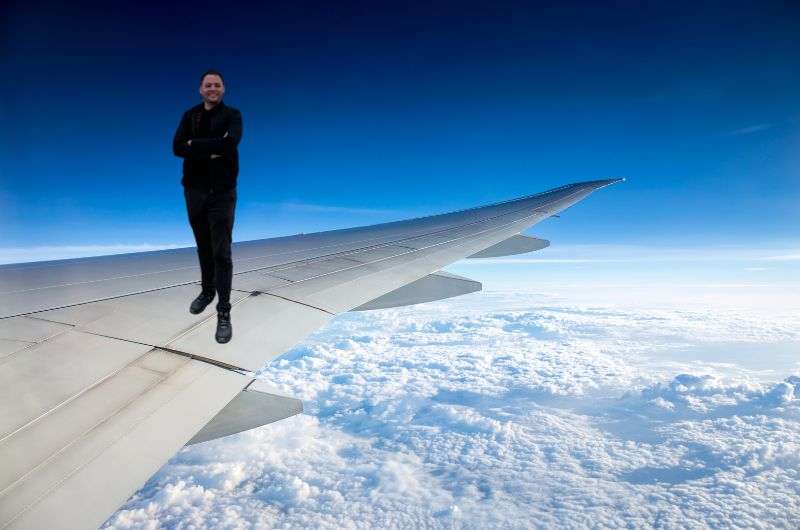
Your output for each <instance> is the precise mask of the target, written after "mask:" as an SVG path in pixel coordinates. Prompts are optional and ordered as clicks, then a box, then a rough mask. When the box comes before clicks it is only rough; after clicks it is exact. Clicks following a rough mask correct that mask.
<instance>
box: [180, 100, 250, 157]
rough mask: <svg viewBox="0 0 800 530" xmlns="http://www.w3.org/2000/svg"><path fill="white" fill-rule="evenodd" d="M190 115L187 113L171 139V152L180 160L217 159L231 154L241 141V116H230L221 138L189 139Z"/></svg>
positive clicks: (237, 114) (238, 113) (235, 113)
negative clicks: (226, 128) (225, 130)
mask: <svg viewBox="0 0 800 530" xmlns="http://www.w3.org/2000/svg"><path fill="white" fill-rule="evenodd" d="M189 120H190V113H189V112H188V111H187V112H186V113H184V115H183V117H182V118H181V122H180V124H178V130H177V131H175V136H174V138H173V139H172V152H173V153H175V156H179V157H181V158H202V159H207V158H219V157H221V156H227V155H231V154H233V152H234V151H235V150H236V146H237V145H239V141H240V140H241V139H242V114H241V112H239V111H238V110H236V111H233V113H232V114H231V119H230V123H229V124H228V130H227V132H226V133H225V134H224V135H223V136H222V137H221V138H191V136H190V134H191V126H190V123H189Z"/></svg>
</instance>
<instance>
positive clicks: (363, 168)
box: [0, 1, 800, 282]
mask: <svg viewBox="0 0 800 530" xmlns="http://www.w3.org/2000/svg"><path fill="white" fill-rule="evenodd" d="M556 4H557V5H555V6H553V5H549V6H548V5H540V4H537V3H534V2H527V3H517V2H513V3H498V2H492V3H488V2H482V3H471V2H464V1H459V2H449V3H441V2H434V3H433V4H432V5H423V4H422V3H419V4H415V3H387V2H344V3H340V2H336V3H310V2H297V1H287V2H271V3H269V4H268V5H267V6H258V5H256V4H253V5H249V4H246V3H225V4H223V3H220V2H212V3H203V2H192V3H185V4H171V5H164V4H162V3H160V2H138V3H135V4H126V3H124V2H123V3H116V4H115V5H114V7H113V9H112V8H111V7H110V6H109V5H108V3H107V2H102V3H100V2H98V3H95V4H89V3H82V2H70V3H67V4H64V3H60V2H59V3H56V2H37V1H25V2H22V1H17V2H13V1H12V2H11V3H10V4H8V3H5V4H4V7H3V8H2V9H3V12H4V13H3V17H2V18H3V23H4V25H5V28H4V30H3V34H4V35H5V42H4V43H3V54H2V64H3V68H2V69H3V72H4V79H5V80H6V82H5V83H4V85H5V86H4V97H3V98H2V99H0V113H2V121H3V124H4V125H5V126H4V127H2V130H1V132H0V134H2V137H1V138H0V157H2V164H1V165H0V240H1V241H2V243H0V254H2V256H0V258H3V261H6V262H8V261H24V260H27V259H42V258H43V257H48V256H50V257H62V256H66V255H70V253H69V249H70V248H72V249H73V250H74V249H75V248H77V249H82V250H78V251H77V252H78V253H81V252H82V253H84V254H86V253H90V254H91V253H95V254H98V253H99V254H102V253H109V252H114V251H117V250H119V249H122V250H125V249H129V248H138V247H136V245H143V246H142V247H141V248H149V246H161V245H189V244H192V243H193V240H192V235H191V231H190V229H189V226H188V223H187V222H186V219H185V210H184V204H183V197H182V193H181V188H180V183H179V181H180V159H178V158H176V157H174V156H173V155H172V152H171V138H172V135H173V133H174V131H175V127H176V126H177V123H178V119H179V117H180V115H181V113H182V112H183V111H184V110H185V109H186V108H188V107H189V106H191V105H193V104H195V103H197V102H198V101H199V95H198V94H197V86H198V75H199V74H200V73H201V72H202V71H203V70H205V69H206V68H209V67H214V68H218V69H220V70H221V71H222V72H223V73H224V75H225V79H226V88H227V93H226V96H225V101H226V102H227V103H228V104H230V105H233V106H235V107H238V108H239V109H241V111H242V113H243V116H244V138H243V141H242V143H241V145H240V156H241V174H240V181H239V203H238V206H237V221H236V227H235V231H234V239H235V240H247V239H257V238H262V237H270V236H275V235H285V234H292V233H297V232H310V231H316V230H327V229H332V228H339V227H347V226H355V225H362V224H372V223H375V222H382V221H388V220H395V219H400V218H404V217H409V216H418V215H423V214H428V213H438V212H442V211H447V210H451V209H458V208H464V207H469V206H474V205H478V204H483V203H488V202H493V201H497V200H504V199H508V198H512V197H515V196H519V195H525V194H530V193H533V192H536V191H540V190H544V189H547V188H550V187H555V186H559V185H562V184H565V183H569V182H574V181H580V180H590V179H598V178H606V177H611V176H626V177H628V181H627V182H626V183H624V184H622V185H618V186H615V187H614V188H611V189H608V190H603V191H602V192H600V193H598V194H596V195H594V196H592V197H591V198H589V199H588V200H587V201H585V202H584V203H582V204H580V205H578V206H576V207H575V208H573V209H572V210H570V211H569V212H568V213H567V214H566V215H564V216H563V217H562V218H561V219H558V220H552V221H548V222H546V223H544V224H542V225H540V226H538V227H537V228H536V229H535V233H537V234H540V235H542V236H543V237H546V238H548V239H551V240H552V241H553V242H554V247H553V248H552V249H548V250H546V251H542V252H541V253H539V254H537V258H541V259H545V258H547V257H548V256H550V258H551V259H559V256H560V257H561V258H563V259H572V260H574V259H583V258H585V259H587V260H597V261H600V260H603V259H611V258H613V257H614V256H615V254H614V252H615V249H616V248H617V247H616V246H618V245H625V246H626V247H625V248H626V249H628V250H629V251H631V252H633V253H634V254H636V256H637V258H636V259H640V258H642V257H644V258H652V257H653V255H654V254H653V252H654V251H653V249H663V248H668V249H673V250H674V251H675V252H679V253H680V252H683V253H684V254H682V255H685V254H686V253H687V252H688V253H689V254H690V255H695V254H693V253H695V252H705V253H706V254H704V255H703V256H705V258H704V259H706V258H708V256H712V257H713V256H717V257H718V254H719V252H722V253H723V254H724V253H725V252H733V253H734V254H736V253H737V252H738V254H736V259H740V258H742V257H743V256H744V258H743V261H742V260H741V259H740V261H742V263H738V262H737V263H738V265H736V267H738V268H737V270H739V269H741V270H739V273H738V276H737V275H734V276H735V277H736V278H737V281H738V280H740V279H741V277H747V276H748V274H749V273H755V272H759V271H756V270H755V269H763V270H762V271H760V272H762V273H763V272H764V271H773V272H772V273H770V278H771V281H772V280H774V281H782V282H789V281H793V280H795V279H796V273H797V271H798V267H797V263H798V260H800V246H799V245H798V240H800V238H798V234H797V232H798V230H797V228H798V226H800V213H798V212H800V208H799V207H800V179H799V178H798V177H799V176H800V175H799V173H800V172H799V171H798V168H799V167H800V66H799V65H800V39H798V38H797V28H798V27H800V6H798V5H797V4H796V3H794V2H755V1H754V2H697V1H692V2H670V3H665V2H641V1H638V2H604V3H602V5H601V3H600V2H558V3H556ZM584 245H592V247H586V246H584ZM37 247H45V250H41V248H40V250H39V251H36V248H37ZM557 248H561V249H562V252H564V250H563V249H571V250H576V251H577V254H576V253H575V252H571V251H570V252H571V253H568V254H569V255H568V256H567V257H564V255H563V254H558V253H557V252H558V250H557ZM64 249H66V250H64ZM631 249H634V250H631ZM554 252H556V253H554ZM547 253H550V254H547ZM587 253H588V254H587ZM582 256H583V258H582ZM697 256H699V254H698V255H696V257H697ZM776 256H777V257H778V258H780V259H777V260H772V262H768V265H769V266H761V265H760V263H761V260H763V258H773V257H776ZM701 261H702V260H701ZM706 261H707V259H706ZM600 262H601V263H602V261H600ZM573 263H574V262H573ZM629 263H636V260H635V259H634V260H632V261H629ZM659 263H660V265H658V266H659V267H661V268H662V270H663V271H665V274H666V273H673V272H674V273H675V274H677V272H676V270H677V269H676V267H675V266H674V260H672V262H671V261H670V260H669V259H668V260H666V261H664V260H661V261H659ZM670 263H672V265H671V264H670ZM776 264H777V265H776ZM739 265H741V267H739ZM630 267H633V268H636V267H637V265H630ZM638 267H639V268H640V269H642V267H644V268H645V269H647V268H652V265H646V266H642V265H641V263H640V264H639V265H638ZM585 268H586V267H583V269H585ZM613 268H614V269H615V270H617V271H620V270H622V269H623V267H621V266H619V265H617V266H615V267H613ZM541 269H542V268H541V267H540V268H539V269H536V270H539V271H540V270H541ZM567 269H568V268H567ZM744 269H752V270H749V271H745V270H744ZM564 270H566V269H565V267H564V266H563V265H562V266H559V271H562V272H560V273H559V274H561V273H563V271H564ZM714 276H715V274H714V273H710V277H714Z"/></svg>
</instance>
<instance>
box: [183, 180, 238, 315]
mask: <svg viewBox="0 0 800 530" xmlns="http://www.w3.org/2000/svg"><path fill="white" fill-rule="evenodd" d="M183 196H184V197H185V198H186V210H187V212H188V213H189V224H191V225H192V231H193V232H194V240H195V242H196V243H197V257H198V258H199V259H200V273H201V277H202V284H203V292H205V293H213V292H214V289H215V288H216V291H217V296H218V299H217V311H230V310H231V280H232V279H233V261H232V260H231V237H232V234H233V214H234V211H235V210H236V188H234V189H232V190H228V191H216V190H214V191H210V192H204V191H200V190H197V189H193V188H184V189H183Z"/></svg>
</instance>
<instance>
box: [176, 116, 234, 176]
mask: <svg viewBox="0 0 800 530" xmlns="http://www.w3.org/2000/svg"><path fill="white" fill-rule="evenodd" d="M202 110H203V104H202V103H200V104H199V105H195V106H194V107H192V108H190V109H189V110H187V111H186V112H184V113H183V116H182V117H181V122H180V124H178V130H177V131H175V137H174V138H173V139H172V152H173V153H175V156H179V157H181V158H183V178H182V179H181V184H183V185H184V186H185V187H191V188H197V189H201V190H204V191H207V190H209V189H215V190H216V189H219V190H229V189H232V188H235V187H236V179H237V177H238V176H239V151H238V149H237V146H238V145H239V141H240V140H241V139H242V113H241V112H239V111H238V110H237V109H235V108H233V107H229V106H228V105H226V104H225V103H224V102H222V101H220V102H219V103H218V104H217V105H216V106H215V107H214V108H213V109H211V110H210V111H209V122H210V126H211V133H210V135H208V136H207V137H202V138H201V137H199V125H200V117H201V113H202ZM225 133H227V136H226V134H225ZM188 140H191V141H192V145H191V146H189V145H186V142H187V141H188ZM212 154H217V155H221V156H220V157H219V158H211V155H212Z"/></svg>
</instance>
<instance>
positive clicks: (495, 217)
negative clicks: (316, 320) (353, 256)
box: [0, 188, 584, 319]
mask: <svg viewBox="0 0 800 530" xmlns="http://www.w3.org/2000/svg"><path fill="white" fill-rule="evenodd" d="M558 189H561V188H558ZM583 191H584V190H583V189H578V190H576V191H575V192H572V193H570V194H568V195H565V196H564V197H560V198H559V199H558V200H557V201H553V202H560V201H566V200H568V199H569V198H571V197H573V196H574V195H577V194H579V193H581V192H583ZM546 193H550V192H546ZM538 195H541V194H536V195H532V196H530V197H528V198H532V197H536V196H538ZM522 200H525V198H521V199H512V200H510V201H507V202H515V201H522ZM498 204H502V203H498ZM550 204H551V203H545V204H542V205H539V206H537V207H535V208H533V210H531V211H532V212H534V213H535V212H539V211H540V210H541V209H543V208H546V207H547V206H549V205H550ZM491 206H494V205H486V206H480V207H476V208H474V209H475V210H479V209H481V208H490V207H491ZM468 210H470V209H467V210H464V211H468ZM526 210H530V207H529V206H528V207H524V208H520V209H517V210H512V211H510V212H505V213H501V214H497V215H494V216H491V217H483V218H481V219H478V220H475V221H469V222H467V223H463V224H459V225H455V226H450V227H447V228H442V229H439V230H434V231H431V232H425V233H423V234H419V235H415V236H409V237H403V238H400V239H396V240H394V241H390V242H385V243H381V244H376V245H371V246H366V247H362V248H358V249H350V250H347V251H341V252H336V253H331V254H326V255H324V256H318V257H315V258H313V260H317V261H319V260H321V259H324V258H331V257H335V256H337V255H345V254H347V253H350V252H354V251H364V250H369V249H374V248H382V247H385V246H390V245H393V244H395V245H396V244H397V242H400V241H408V240H411V239H414V238H420V237H423V236H431V235H435V234H439V233H442V232H447V231H450V230H454V229H458V228H463V227H466V226H470V225H474V224H480V223H485V222H487V221H491V220H493V219H497V218H500V217H504V216H508V215H513V214H516V213H519V212H522V211H526ZM448 213H455V212H448ZM534 213H532V214H531V215H528V216H525V217H522V218H520V219H517V220H515V221H512V223H513V222H518V221H519V220H523V219H527V218H529V217H532V216H533V215H534ZM440 215H447V214H440ZM508 224H511V223H507V224H506V225H501V226H499V227H494V228H502V226H507V225H508ZM492 229H493V228H490V229H486V230H483V231H479V232H476V233H475V234H469V235H465V236H460V237H456V238H454V239H452V240H446V241H442V242H439V243H435V244H432V245H429V246H428V247H422V248H420V249H415V250H424V249H426V248H431V247H433V246H438V245H442V244H448V243H451V242H453V241H458V240H460V239H464V238H466V237H473V236H474V235H476V234H480V233H484V232H486V231H488V230H492ZM398 246H402V245H398ZM410 252H413V251H410ZM405 254H407V253H401V254H398V255H397V256H402V255H405ZM393 257H396V256H393ZM384 259H389V258H381V259H376V260H374V261H373V262H367V263H374V262H378V261H382V260H384ZM313 260H299V261H296V262H290V263H289V264H281V265H280V266H281V267H284V266H286V265H290V264H300V263H304V262H313ZM272 267H275V266H274V265H271V266H265V267H257V268H254V269H250V270H245V271H240V272H237V273H236V275H238V274H243V273H247V272H255V271H260V270H267V269H270V268H272ZM350 268H352V267H350ZM176 270H183V269H176ZM341 270H347V268H344V269H341ZM162 272H164V271H162ZM148 274H150V273H148ZM327 274H332V273H325V274H320V275H318V276H315V277H320V276H325V275H327ZM307 279H311V278H306V279H303V280H299V281H306V280H307ZM99 281H104V280H93V282H99ZM196 283H199V282H198V281H196V280H194V281H188V282H180V283H176V284H171V285H167V286H162V287H156V288H154V289H145V290H141V291H136V292H131V293H125V294H122V295H116V296H108V297H103V298H97V299H93V300H87V301H84V302H79V303H75V304H65V305H62V306H56V307H48V308H46V309H41V310H36V311H29V312H27V313H26V312H22V313H16V314H13V315H6V316H4V317H0V319H4V318H13V317H16V316H22V315H32V314H36V313H40V312H43V311H48V310H52V309H62V308H66V307H74V306H79V305H84V304H90V303H94V302H100V301H103V300H112V299H115V298H122V297H125V296H132V295H136V294H142V293H146V292H153V291H159V290H163V289H169V288H172V287H178V286H182V285H191V284H196ZM291 301H294V302H296V301H295V300H291ZM317 309H319V308H317ZM323 311H324V310H323Z"/></svg>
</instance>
